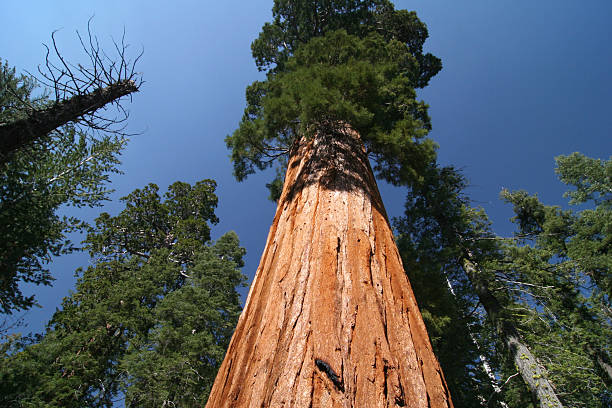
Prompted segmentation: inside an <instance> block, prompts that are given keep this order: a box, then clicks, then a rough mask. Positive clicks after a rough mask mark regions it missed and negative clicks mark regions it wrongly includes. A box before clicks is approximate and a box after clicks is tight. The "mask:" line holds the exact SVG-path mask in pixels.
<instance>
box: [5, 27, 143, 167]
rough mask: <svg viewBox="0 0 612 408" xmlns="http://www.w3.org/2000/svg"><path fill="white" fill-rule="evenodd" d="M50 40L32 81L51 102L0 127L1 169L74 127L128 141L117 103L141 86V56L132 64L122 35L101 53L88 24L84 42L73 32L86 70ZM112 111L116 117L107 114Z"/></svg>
mask: <svg viewBox="0 0 612 408" xmlns="http://www.w3.org/2000/svg"><path fill="white" fill-rule="evenodd" d="M55 34H56V31H54V32H53V33H52V34H51V40H52V45H51V47H48V46H46V45H45V48H46V56H45V63H44V65H43V66H39V67H38V73H39V75H37V76H34V77H35V78H36V80H37V81H38V82H39V83H40V84H42V85H44V86H45V87H47V88H48V89H50V90H51V94H52V95H53V96H54V100H53V101H52V102H51V103H50V104H46V105H45V106H43V107H39V108H34V107H33V106H31V105H30V106H27V107H26V110H27V116H26V117H25V118H23V119H20V120H16V121H13V122H9V123H0V163H4V162H6V161H7V160H8V159H9V158H10V156H11V155H12V154H13V153H14V152H15V151H18V150H20V149H22V148H24V147H26V146H28V145H31V144H33V143H35V142H37V141H39V140H40V139H42V138H43V137H44V136H46V135H48V134H49V133H50V132H52V131H54V130H57V129H58V128H60V127H62V126H64V125H66V124H68V123H73V124H75V125H76V126H77V127H79V128H81V129H84V130H88V131H94V132H104V133H112V134H116V135H119V136H127V134H126V133H125V125H126V121H127V119H128V117H129V113H128V111H127V110H126V109H125V107H124V106H123V105H122V103H121V99H122V98H123V97H125V96H128V95H129V96H130V97H131V95H132V94H133V93H134V92H138V90H139V89H140V87H141V85H142V83H143V81H142V77H141V75H140V73H138V72H137V71H136V69H135V67H136V64H137V63H138V61H139V60H140V58H141V57H142V51H141V52H140V53H139V54H138V55H137V56H136V58H134V59H133V60H130V59H129V58H128V56H127V50H128V44H127V43H126V42H125V30H124V32H123V35H122V37H121V40H120V41H119V42H117V41H115V40H113V45H114V54H113V55H111V56H109V55H108V54H107V53H106V52H105V51H104V50H103V49H101V48H100V44H99V41H98V38H97V37H96V36H95V35H93V34H92V30H91V19H89V21H88V23H87V37H86V38H83V36H81V34H80V33H79V32H78V31H77V36H78V38H79V41H80V44H81V47H82V49H83V50H84V52H85V54H86V55H87V57H88V59H89V64H88V66H87V67H84V66H83V65H81V64H73V63H71V62H69V61H67V60H66V59H65V58H64V56H63V55H62V53H61V52H60V50H59V47H58V45H57V41H56V38H55ZM109 107H114V108H115V110H116V114H114V115H110V114H109V113H108V112H107V111H108V108H109Z"/></svg>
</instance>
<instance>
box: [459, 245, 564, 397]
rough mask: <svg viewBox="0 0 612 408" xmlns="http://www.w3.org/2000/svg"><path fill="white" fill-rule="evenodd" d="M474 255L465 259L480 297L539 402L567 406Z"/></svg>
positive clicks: (469, 274) (464, 262)
mask: <svg viewBox="0 0 612 408" xmlns="http://www.w3.org/2000/svg"><path fill="white" fill-rule="evenodd" d="M471 257H472V254H471V253H470V252H469V251H468V254H467V256H466V257H465V259H464V260H463V265H464V268H465V271H466V273H467V275H468V277H469V279H470V281H471V283H472V287H473V288H474V290H475V292H476V294H477V295H478V300H480V303H481V304H482V306H483V307H484V309H485V311H486V312H487V316H488V317H489V320H490V321H491V323H493V325H494V326H495V328H496V329H497V334H498V335H499V336H500V338H501V340H502V342H503V343H504V345H505V347H506V348H507V349H508V352H509V353H510V354H511V357H512V359H513V361H514V364H515V365H516V367H517V369H518V372H519V373H520V374H521V377H522V378H523V381H525V384H527V386H528V387H529V390H530V391H531V393H532V394H533V396H534V397H535V398H536V399H537V401H538V402H539V404H540V407H542V408H563V404H561V401H560V400H559V397H558V396H557V394H556V392H555V389H554V387H553V385H552V383H551V382H550V381H549V380H548V378H547V375H546V370H545V369H544V368H542V367H541V366H540V363H539V362H538V360H537V359H536V357H535V356H534V355H533V353H532V352H531V350H530V349H529V347H528V346H527V345H526V344H525V343H524V342H523V340H522V339H521V336H520V335H519V332H518V330H517V329H516V327H515V326H514V325H513V324H512V322H511V321H509V320H508V319H504V318H503V317H502V306H501V305H500V304H499V301H498V300H497V298H496V297H495V295H494V294H493V293H492V292H491V290H490V289H489V287H488V285H487V282H486V281H485V280H484V279H481V278H480V277H479V271H478V265H477V264H475V263H474V262H472V261H471V260H470V258H471Z"/></svg>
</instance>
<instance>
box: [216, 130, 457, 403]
mask: <svg viewBox="0 0 612 408" xmlns="http://www.w3.org/2000/svg"><path fill="white" fill-rule="evenodd" d="M336 132H337V133H341V134H342V137H337V136H336V137H329V136H326V135H317V136H316V137H313V138H311V139H310V140H309V141H303V142H302V144H301V145H300V146H299V147H298V148H297V149H296V151H294V152H293V154H292V156H291V159H290V161H289V166H288V170H287V175H286V178H285V186H284V190H283V194H282V196H281V199H280V200H279V204H278V209H277V211H276V216H275V218H274V222H273V224H272V227H271V228H270V234H269V236H268V241H267V243H266V247H265V250H264V253H263V255H262V258H261V263H260V265H259V268H258V270H257V274H256V276H255V279H254V281H253V284H252V285H251V290H250V292H249V296H248V298H247V301H246V305H245V309H244V311H243V313H242V315H241V317H240V320H239V322H238V326H237V328H236V331H235V333H234V336H233V338H232V341H231V343H230V346H229V349H228V352H227V355H226V357H225V360H224V361H223V364H222V366H221V369H220V370H219V373H218V375H217V378H216V381H215V384H214V386H213V388H212V391H211V394H210V398H209V401H208V404H207V407H209V408H212V407H245V408H246V407H257V408H259V407H452V403H451V399H450V396H449V394H448V390H447V388H446V383H445V380H444V377H443V375H442V372H441V370H440V366H439V364H438V362H437V360H436V358H435V356H434V354H433V352H432V347H431V343H430V341H429V338H428V336H427V332H426V330H425V325H424V324H423V319H422V317H421V314H420V312H419V309H418V307H417V305H416V301H415V298H414V295H413V293H412V289H411V287H410V283H409V282H408V280H407V277H406V274H405V273H404V270H403V267H402V263H401V260H400V256H399V253H398V250H397V248H396V245H395V242H394V240H393V236H392V232H391V230H390V227H389V222H388V220H387V216H386V213H385V210H384V208H383V204H382V201H381V198H380V194H379V192H378V188H377V186H376V182H375V180H374V177H373V175H372V170H371V169H370V166H369V163H368V161H367V157H366V155H365V152H364V149H363V144H362V143H361V140H360V139H359V137H358V136H357V135H356V134H354V133H353V132H350V131H348V130H343V131H336Z"/></svg>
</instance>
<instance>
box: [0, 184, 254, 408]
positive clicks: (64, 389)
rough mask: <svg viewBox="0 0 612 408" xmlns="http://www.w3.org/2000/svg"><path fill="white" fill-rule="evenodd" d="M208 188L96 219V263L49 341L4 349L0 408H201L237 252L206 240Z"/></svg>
mask: <svg viewBox="0 0 612 408" xmlns="http://www.w3.org/2000/svg"><path fill="white" fill-rule="evenodd" d="M215 186H216V185H215V183H214V181H211V180H204V181H200V182H198V183H196V184H195V185H194V186H190V185H189V184H186V183H175V184H173V185H172V186H170V187H169V189H168V192H167V193H166V194H165V196H164V198H165V200H162V199H161V198H160V196H159V194H158V188H157V186H155V185H152V184H151V185H148V186H147V187H145V188H144V189H142V190H136V191H134V192H133V193H131V194H130V195H128V196H127V197H124V198H123V201H124V202H125V209H124V210H123V211H122V212H121V213H120V214H118V215H117V216H114V217H113V216H110V215H109V214H106V213H103V214H101V215H100V217H98V218H97V219H96V226H95V227H93V228H92V229H91V230H90V233H89V234H88V237H87V240H86V245H87V248H88V249H89V251H90V254H91V256H92V259H93V260H94V261H95V262H94V264H93V265H92V266H90V267H88V268H87V269H86V270H84V271H78V272H77V273H78V275H79V280H78V283H77V286H76V290H75V292H74V293H72V294H71V295H70V296H68V297H66V298H65V299H64V301H63V302H62V307H61V309H60V310H58V311H57V312H56V313H55V315H54V316H53V318H52V320H51V321H50V323H49V325H48V329H47V332H46V333H45V335H44V336H42V337H40V338H38V339H32V340H30V341H29V342H28V341H24V340H20V339H18V338H13V339H11V340H10V341H8V342H7V343H5V344H4V345H3V346H4V358H3V360H2V363H0V384H1V385H0V395H1V397H0V401H2V403H3V406H15V407H17V406H19V407H30V406H32V407H33V406H37V407H38V406H49V407H110V406H112V405H113V401H115V400H116V399H118V398H119V396H120V394H119V393H120V392H121V393H122V394H123V395H124V396H125V405H126V406H134V407H136V406H137V407H158V406H168V405H177V406H187V407H190V406H193V407H195V406H201V405H202V404H203V403H204V402H205V401H206V398H207V395H208V392H209V390H210V387H211V386H212V382H213V381H214V377H215V375H216V371H217V369H218V366H219V365H220V364H221V362H222V359H223V356H224V354H225V350H226V348H227V346H228V344H229V340H230V338H231V335H232V333H233V330H234V326H235V324H236V322H237V320H238V316H239V314H240V309H241V308H240V299H239V295H238V293H237V292H236V286H238V285H241V284H242V283H243V282H244V279H245V277H244V276H243V275H242V274H241V273H240V270H239V268H240V267H241V266H243V261H242V257H243V256H244V249H243V248H241V247H240V246H239V242H238V237H237V236H236V234H235V233H233V232H230V233H227V234H225V235H223V236H222V237H221V238H219V239H218V240H217V241H216V242H212V241H210V224H211V223H216V222H217V221H218V219H217V218H216V216H215V214H214V208H215V207H216V204H217V197H216V195H215V194H214V190H215Z"/></svg>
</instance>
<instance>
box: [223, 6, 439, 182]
mask: <svg viewBox="0 0 612 408" xmlns="http://www.w3.org/2000/svg"><path fill="white" fill-rule="evenodd" d="M272 11H273V17H274V18H273V21H272V22H270V23H266V24H265V25H264V26H263V29H262V31H261V33H260V35H259V37H258V38H257V39H256V40H255V41H254V42H253V44H252V51H253V57H254V58H255V62H256V64H257V66H258V67H259V69H260V70H262V71H266V72H267V79H266V80H265V81H256V82H254V83H253V84H252V85H250V86H249V87H248V88H247V91H246V97H247V108H246V109H245V114H244V116H243V118H242V121H241V122H240V126H239V128H238V130H236V131H235V132H234V134H233V135H231V136H229V137H228V138H227V139H226V142H227V145H228V147H229V148H230V149H231V150H232V161H233V162H234V171H235V175H236V177H237V178H238V179H239V180H242V179H244V178H245V177H246V176H248V175H249V174H251V173H253V172H255V171H256V170H258V169H259V170H263V169H265V168H267V167H271V166H274V165H276V163H280V168H283V163H285V162H286V156H287V154H289V152H290V150H291V148H292V146H293V145H294V143H295V142H296V141H298V140H300V139H301V138H303V137H306V138H308V137H310V136H312V135H313V134H316V133H318V132H325V133H328V134H338V137H341V136H340V134H341V133H342V132H338V130H339V129H342V128H345V126H347V125H348V126H350V127H352V128H354V129H355V130H356V131H357V132H359V134H360V135H361V137H362V139H363V141H364V143H365V145H366V148H367V150H368V153H369V154H370V155H371V156H372V157H373V158H374V159H375V161H376V165H375V170H376V171H377V173H378V175H379V176H381V177H383V178H385V179H386V180H388V181H390V182H392V183H394V184H408V183H412V182H414V181H415V180H418V179H419V177H420V174H421V171H422V169H423V168H424V166H425V165H426V164H427V163H429V162H430V161H431V160H432V159H433V158H434V157H435V144H434V143H433V142H432V141H431V140H429V139H427V138H426V135H427V133H428V132H429V130H430V128H431V125H430V120H429V116H428V115H427V105H426V104H425V103H423V102H422V101H418V100H417V96H416V92H415V89H417V88H422V87H424V86H426V85H427V83H428V82H429V80H430V79H431V77H433V76H434V75H435V74H436V73H437V72H438V71H439V70H440V69H441V66H442V65H441V62H440V60H439V59H438V58H437V57H435V56H433V55H431V54H428V53H427V54H424V53H423V44H424V42H425V40H426V38H427V36H428V33H427V28H426V26H425V24H423V23H422V22H421V21H420V20H419V19H418V17H417V16H416V13H414V12H409V11H406V10H395V8H394V6H393V4H392V3H391V2H389V1H388V0H370V1H354V0H318V1H317V0H298V1H288V0H276V1H275V3H274V7H273V10H272ZM278 158H281V160H280V162H279V161H277V160H276V159H278Z"/></svg>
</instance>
